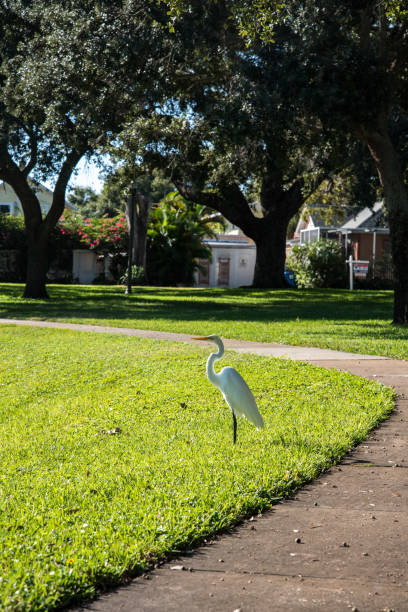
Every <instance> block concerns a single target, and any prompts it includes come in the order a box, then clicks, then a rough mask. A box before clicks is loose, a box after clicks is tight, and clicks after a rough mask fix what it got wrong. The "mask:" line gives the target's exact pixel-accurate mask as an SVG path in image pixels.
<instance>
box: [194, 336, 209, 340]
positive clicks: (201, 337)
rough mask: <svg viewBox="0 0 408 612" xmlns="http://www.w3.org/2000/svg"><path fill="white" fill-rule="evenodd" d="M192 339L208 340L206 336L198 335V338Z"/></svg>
mask: <svg viewBox="0 0 408 612" xmlns="http://www.w3.org/2000/svg"><path fill="white" fill-rule="evenodd" d="M191 339H192V340H208V336H199V337H198V338H191Z"/></svg>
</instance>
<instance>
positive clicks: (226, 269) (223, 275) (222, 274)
mask: <svg viewBox="0 0 408 612" xmlns="http://www.w3.org/2000/svg"><path fill="white" fill-rule="evenodd" d="M229 276H230V258H229V257H219V258H218V285H226V286H227V287H228V285H229Z"/></svg>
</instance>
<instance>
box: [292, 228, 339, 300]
mask: <svg viewBox="0 0 408 612" xmlns="http://www.w3.org/2000/svg"><path fill="white" fill-rule="evenodd" d="M287 265H288V267H289V268H291V269H292V270H293V271H294V272H295V274H296V283H297V286H298V287H301V288H304V289H307V288H313V287H331V288H340V287H344V286H345V284H346V268H345V262H344V255H343V253H342V249H341V246H340V244H339V243H338V242H335V241H334V240H316V241H314V242H311V243H310V244H304V245H297V246H294V247H293V249H292V252H291V254H290V255H289V257H288V259H287Z"/></svg>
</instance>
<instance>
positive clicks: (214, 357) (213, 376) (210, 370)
mask: <svg viewBox="0 0 408 612" xmlns="http://www.w3.org/2000/svg"><path fill="white" fill-rule="evenodd" d="M217 346H218V351H217V353H211V355H210V356H209V358H208V359H207V376H208V380H209V381H210V382H211V383H212V384H213V385H215V386H216V387H218V386H219V382H218V378H219V374H217V373H216V372H215V370H214V363H215V362H216V361H218V360H219V359H221V357H222V356H223V354H224V346H223V344H221V343H220V344H218V342H217Z"/></svg>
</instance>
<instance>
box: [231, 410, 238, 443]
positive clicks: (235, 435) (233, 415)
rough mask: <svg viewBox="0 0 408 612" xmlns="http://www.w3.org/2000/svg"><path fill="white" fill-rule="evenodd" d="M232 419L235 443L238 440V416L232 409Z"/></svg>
mask: <svg viewBox="0 0 408 612" xmlns="http://www.w3.org/2000/svg"><path fill="white" fill-rule="evenodd" d="M231 412H232V421H233V423H234V444H235V442H236V441H237V417H236V416H235V413H234V411H233V410H232V411H231Z"/></svg>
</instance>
